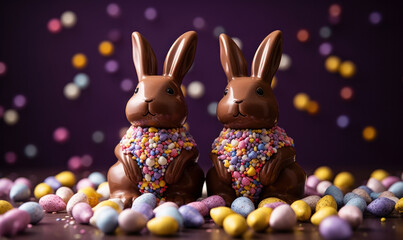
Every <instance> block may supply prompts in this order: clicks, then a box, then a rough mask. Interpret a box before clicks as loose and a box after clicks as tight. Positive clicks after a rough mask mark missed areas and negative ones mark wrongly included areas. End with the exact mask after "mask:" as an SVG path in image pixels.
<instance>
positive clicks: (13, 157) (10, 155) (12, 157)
mask: <svg viewBox="0 0 403 240" xmlns="http://www.w3.org/2000/svg"><path fill="white" fill-rule="evenodd" d="M4 160H5V162H6V163H8V164H10V165H11V164H14V163H16V162H17V154H15V152H6V153H5V154H4Z"/></svg>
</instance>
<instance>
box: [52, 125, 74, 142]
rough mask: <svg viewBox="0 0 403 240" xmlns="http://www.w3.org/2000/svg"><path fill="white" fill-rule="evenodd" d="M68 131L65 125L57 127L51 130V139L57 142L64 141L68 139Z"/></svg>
mask: <svg viewBox="0 0 403 240" xmlns="http://www.w3.org/2000/svg"><path fill="white" fill-rule="evenodd" d="M69 137H70V132H69V130H68V129H67V128H65V127H58V128H56V129H55V131H54V132H53V140H55V142H58V143H64V142H66V141H67V140H69Z"/></svg>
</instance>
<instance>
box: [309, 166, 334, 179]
mask: <svg viewBox="0 0 403 240" xmlns="http://www.w3.org/2000/svg"><path fill="white" fill-rule="evenodd" d="M313 174H314V175H315V176H316V177H317V178H318V179H319V180H321V181H330V180H332V178H333V171H332V169H330V168H329V167H327V166H322V167H318V168H317V169H316V170H315V172H314V173H313Z"/></svg>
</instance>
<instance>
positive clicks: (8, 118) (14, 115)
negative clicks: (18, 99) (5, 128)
mask: <svg viewBox="0 0 403 240" xmlns="http://www.w3.org/2000/svg"><path fill="white" fill-rule="evenodd" d="M3 119H4V122H5V123H6V124H7V125H14V124H16V123H17V122H18V120H19V116H18V112H17V111H15V110H14V109H9V110H7V111H5V112H4V116H3Z"/></svg>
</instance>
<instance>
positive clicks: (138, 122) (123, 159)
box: [108, 31, 204, 207]
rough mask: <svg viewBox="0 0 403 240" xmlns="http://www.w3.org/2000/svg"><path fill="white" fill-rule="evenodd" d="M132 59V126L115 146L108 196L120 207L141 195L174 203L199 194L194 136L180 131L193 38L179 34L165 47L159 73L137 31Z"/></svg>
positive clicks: (191, 33) (200, 172) (201, 178)
mask: <svg viewBox="0 0 403 240" xmlns="http://www.w3.org/2000/svg"><path fill="white" fill-rule="evenodd" d="M132 42H133V61H134V65H135V68H136V71H137V77H138V81H139V83H138V85H137V87H136V89H135V90H134V94H133V96H132V97H131V98H130V100H129V101H128V102H127V105H126V117H127V119H128V120H129V122H130V123H131V124H132V125H131V127H130V128H129V130H128V131H127V132H126V134H125V135H124V137H123V138H122V140H121V141H120V143H119V144H118V145H117V146H116V148H115V155H116V157H117V159H118V161H117V162H116V163H115V164H114V165H113V166H112V167H111V168H110V169H109V172H108V182H109V188H110V192H111V198H121V199H122V201H123V202H124V205H125V207H130V206H131V205H132V202H133V200H134V199H135V198H136V197H138V196H139V195H141V194H142V193H144V192H151V193H153V194H154V195H156V196H157V198H158V199H166V200H169V201H174V202H176V203H177V204H179V205H182V204H185V203H188V202H191V201H195V200H196V199H197V198H198V197H200V195H201V190H202V187H203V182H204V173H203V170H202V169H201V168H200V167H199V165H198V164H197V160H198V157H199V152H198V150H197V148H196V143H195V142H194V140H193V137H192V136H191V135H190V134H189V133H188V132H187V131H186V130H185V128H183V124H184V123H185V121H186V118H187V107H186V103H185V99H184V96H183V93H182V91H181V83H182V80H183V77H184V76H185V74H186V73H187V71H188V70H189V68H190V67H191V65H192V63H193V59H194V56H195V51H196V44H197V34H196V32H194V31H189V32H186V33H184V34H183V35H181V36H180V37H179V38H178V39H177V40H176V41H175V42H174V44H173V45H172V47H171V48H170V50H169V52H168V54H167V56H166V59H165V63H164V68H163V74H162V75H157V60H156V57H155V54H154V51H153V50H152V48H151V46H150V44H149V43H148V42H147V40H146V39H145V38H144V37H143V36H142V35H141V34H140V33H138V32H134V33H133V34H132Z"/></svg>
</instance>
